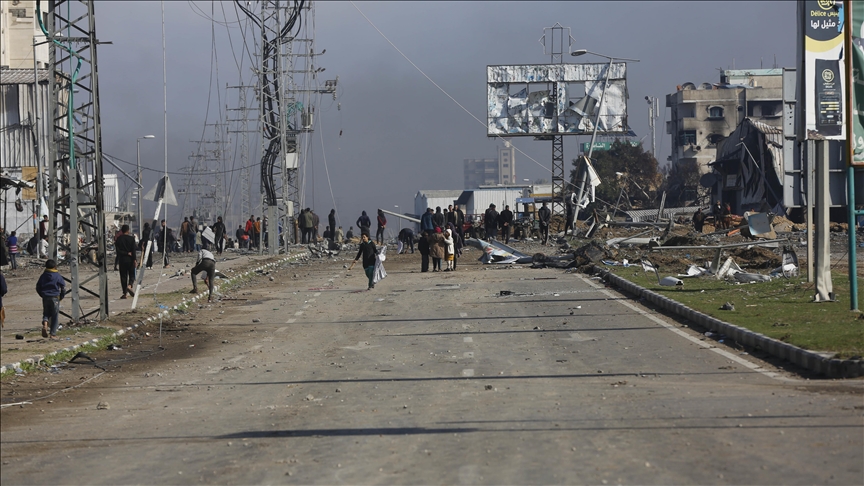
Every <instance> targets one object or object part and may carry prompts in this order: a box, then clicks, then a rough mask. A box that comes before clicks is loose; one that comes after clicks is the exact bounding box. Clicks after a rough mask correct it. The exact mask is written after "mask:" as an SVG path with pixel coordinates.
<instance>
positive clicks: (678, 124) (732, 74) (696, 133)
mask: <svg viewBox="0 0 864 486" xmlns="http://www.w3.org/2000/svg"><path fill="white" fill-rule="evenodd" d="M666 106H667V107H668V108H669V109H670V112H671V113H670V119H669V121H667V122H666V133H667V134H668V135H671V139H672V154H671V155H670V156H669V159H668V160H670V161H671V162H672V164H673V166H676V167H677V166H679V165H680V164H694V165H696V166H697V167H698V168H699V172H700V173H703V174H705V173H708V172H711V168H710V167H709V164H710V163H711V162H714V161H715V160H716V159H717V149H718V144H719V143H720V141H721V140H723V139H725V138H726V137H728V136H729V134H731V133H732V132H733V131H734V130H735V129H736V127H738V125H740V124H741V123H742V122H743V121H744V119H745V118H749V119H750V120H752V121H758V122H760V123H761V124H763V125H766V126H772V127H780V126H781V123H782V120H783V113H782V108H783V69H780V68H778V69H746V70H745V69H737V70H736V69H732V70H725V71H722V72H721V73H720V82H719V83H702V84H700V85H698V86H697V85H695V84H693V83H684V84H682V85H680V86H678V87H677V90H676V91H675V92H674V93H672V94H668V95H666Z"/></svg>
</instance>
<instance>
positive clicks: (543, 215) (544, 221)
mask: <svg viewBox="0 0 864 486" xmlns="http://www.w3.org/2000/svg"><path fill="white" fill-rule="evenodd" d="M537 219H539V220H540V235H541V236H542V237H543V244H544V245H545V244H546V242H547V241H549V222H550V221H551V220H552V211H550V210H549V208H547V207H546V203H545V202H544V203H543V206H542V207H541V208H540V210H538V211H537Z"/></svg>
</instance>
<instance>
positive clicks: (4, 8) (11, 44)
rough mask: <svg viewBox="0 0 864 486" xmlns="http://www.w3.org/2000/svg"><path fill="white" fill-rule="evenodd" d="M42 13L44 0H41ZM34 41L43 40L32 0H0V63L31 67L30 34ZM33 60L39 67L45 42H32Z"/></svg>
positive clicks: (45, 6) (44, 62) (45, 7)
mask: <svg viewBox="0 0 864 486" xmlns="http://www.w3.org/2000/svg"><path fill="white" fill-rule="evenodd" d="M41 9H42V13H43V16H44V15H45V13H46V12H47V10H48V1H47V0H41ZM34 36H37V37H38V39H37V43H41V42H43V41H44V40H45V36H44V35H42V29H41V28H40V27H39V22H38V21H37V20H36V1H35V0H18V1H9V0H4V1H2V2H0V66H6V67H8V68H11V69H33V37H34ZM36 61H37V62H38V63H39V66H38V67H40V68H44V67H46V66H47V63H48V45H47V44H40V45H37V46H36Z"/></svg>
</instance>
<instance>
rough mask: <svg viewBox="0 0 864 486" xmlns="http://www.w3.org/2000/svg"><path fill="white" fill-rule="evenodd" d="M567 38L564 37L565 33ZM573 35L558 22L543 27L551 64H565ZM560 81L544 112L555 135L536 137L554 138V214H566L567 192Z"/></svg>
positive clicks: (543, 41)
mask: <svg viewBox="0 0 864 486" xmlns="http://www.w3.org/2000/svg"><path fill="white" fill-rule="evenodd" d="M565 32H566V35H567V38H566V39H565V38H564V35H565ZM573 40H574V39H573V37H572V36H571V35H570V28H569V27H563V26H562V25H561V24H560V23H558V22H556V23H555V25H554V26H552V27H546V28H545V29H543V37H542V38H541V39H540V43H541V44H543V50H544V54H549V55H550V58H551V59H550V61H551V64H563V63H564V59H563V57H564V56H563V54H564V52H565V46H564V43H565V41H566V42H567V46H566V49H567V51H566V52H569V51H570V46H571V45H572V44H573ZM557 111H558V83H552V89H551V90H549V103H548V106H547V112H546V113H544V117H545V119H546V120H545V121H546V123H548V124H549V125H550V126H549V129H550V131H551V132H552V133H553V135H545V136H539V137H535V140H552V214H559V215H563V214H564V192H565V187H564V185H565V181H566V179H565V177H564V136H563V135H560V134H558V116H557Z"/></svg>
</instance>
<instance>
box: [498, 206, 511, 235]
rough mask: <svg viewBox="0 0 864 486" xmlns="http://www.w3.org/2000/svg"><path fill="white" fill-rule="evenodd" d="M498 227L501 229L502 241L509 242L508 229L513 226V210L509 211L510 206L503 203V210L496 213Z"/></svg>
mask: <svg viewBox="0 0 864 486" xmlns="http://www.w3.org/2000/svg"><path fill="white" fill-rule="evenodd" d="M498 227H499V228H500V229H501V237H502V238H504V243H510V230H511V229H512V228H513V211H510V206H507V205H505V206H504V211H501V214H499V215H498Z"/></svg>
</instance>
